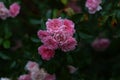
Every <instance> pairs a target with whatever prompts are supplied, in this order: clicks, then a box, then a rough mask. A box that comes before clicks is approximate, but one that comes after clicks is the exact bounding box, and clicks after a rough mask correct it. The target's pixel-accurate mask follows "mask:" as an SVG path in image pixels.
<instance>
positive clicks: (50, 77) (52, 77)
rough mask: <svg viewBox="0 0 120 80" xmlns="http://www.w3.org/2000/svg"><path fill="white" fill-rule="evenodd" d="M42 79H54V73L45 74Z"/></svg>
mask: <svg viewBox="0 0 120 80" xmlns="http://www.w3.org/2000/svg"><path fill="white" fill-rule="evenodd" d="M44 80H56V77H55V75H51V74H47V75H46V77H45V79H44Z"/></svg>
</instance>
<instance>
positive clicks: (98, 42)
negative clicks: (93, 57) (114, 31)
mask: <svg viewBox="0 0 120 80" xmlns="http://www.w3.org/2000/svg"><path fill="white" fill-rule="evenodd" d="M109 45H110V40H109V39H106V38H100V39H95V40H94V41H93V43H92V47H93V48H94V49H95V50H96V51H104V50H105V49H107V48H108V47H109Z"/></svg>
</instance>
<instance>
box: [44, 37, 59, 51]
mask: <svg viewBox="0 0 120 80" xmlns="http://www.w3.org/2000/svg"><path fill="white" fill-rule="evenodd" d="M43 43H44V45H46V46H47V47H48V48H49V49H52V50H55V49H57V48H58V42H57V41H56V40H55V39H54V38H53V37H52V36H48V37H46V38H45V39H44V41H43Z"/></svg>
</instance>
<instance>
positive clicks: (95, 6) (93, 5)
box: [85, 0, 102, 14]
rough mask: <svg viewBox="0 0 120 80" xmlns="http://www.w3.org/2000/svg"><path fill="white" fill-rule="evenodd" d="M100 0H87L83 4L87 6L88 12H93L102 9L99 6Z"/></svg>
mask: <svg viewBox="0 0 120 80" xmlns="http://www.w3.org/2000/svg"><path fill="white" fill-rule="evenodd" d="M101 2H102V1H101V0H87V1H86V4H85V6H86V7H87V8H88V10H89V13H90V14H94V13H95V12H96V11H99V10H101V9H102V7H101V6H100V4H101Z"/></svg>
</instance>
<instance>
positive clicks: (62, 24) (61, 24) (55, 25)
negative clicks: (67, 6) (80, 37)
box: [46, 18, 75, 36]
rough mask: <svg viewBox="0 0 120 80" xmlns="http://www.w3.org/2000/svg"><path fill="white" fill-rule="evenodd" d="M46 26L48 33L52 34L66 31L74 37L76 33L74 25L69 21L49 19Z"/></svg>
mask: <svg viewBox="0 0 120 80" xmlns="http://www.w3.org/2000/svg"><path fill="white" fill-rule="evenodd" d="M46 26H47V31H49V32H51V33H54V32H57V31H66V32H68V33H69V34H71V36H72V35H73V34H74V32H75V30H74V23H73V22H72V21H71V20H68V19H61V18H56V19H48V21H47V22H46Z"/></svg>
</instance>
